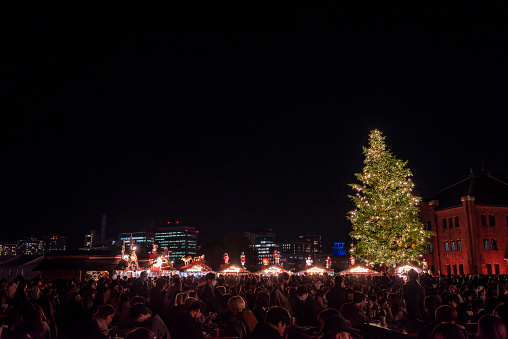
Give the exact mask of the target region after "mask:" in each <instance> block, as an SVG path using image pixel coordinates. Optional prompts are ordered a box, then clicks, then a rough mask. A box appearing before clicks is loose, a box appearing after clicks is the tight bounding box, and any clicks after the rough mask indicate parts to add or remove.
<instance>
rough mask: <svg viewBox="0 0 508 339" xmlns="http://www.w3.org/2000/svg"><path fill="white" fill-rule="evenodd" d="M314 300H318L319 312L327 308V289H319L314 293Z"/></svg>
mask: <svg viewBox="0 0 508 339" xmlns="http://www.w3.org/2000/svg"><path fill="white" fill-rule="evenodd" d="M314 300H316V308H317V311H318V312H321V311H323V310H325V309H326V300H325V291H324V290H322V289H319V290H317V291H316V294H315V295H314Z"/></svg>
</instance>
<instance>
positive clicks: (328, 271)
mask: <svg viewBox="0 0 508 339" xmlns="http://www.w3.org/2000/svg"><path fill="white" fill-rule="evenodd" d="M325 273H326V274H328V275H334V271H333V269H326V268H319V267H315V266H312V267H310V268H308V269H306V270H304V271H301V272H298V273H297V274H298V275H313V274H318V275H323V274H325Z"/></svg>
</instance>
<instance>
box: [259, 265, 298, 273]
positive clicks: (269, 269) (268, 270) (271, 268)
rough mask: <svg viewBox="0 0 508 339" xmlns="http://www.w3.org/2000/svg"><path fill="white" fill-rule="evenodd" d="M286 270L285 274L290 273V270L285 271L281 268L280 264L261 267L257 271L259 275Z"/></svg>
mask: <svg viewBox="0 0 508 339" xmlns="http://www.w3.org/2000/svg"><path fill="white" fill-rule="evenodd" d="M282 272H286V273H287V274H291V272H289V271H286V270H285V269H283V268H282V266H277V265H271V266H268V267H266V268H263V269H262V270H261V271H259V272H257V274H259V275H278V274H279V273H282Z"/></svg>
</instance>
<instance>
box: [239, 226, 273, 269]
mask: <svg viewBox="0 0 508 339" xmlns="http://www.w3.org/2000/svg"><path fill="white" fill-rule="evenodd" d="M243 235H244V237H246V238H247V239H248V240H249V243H250V246H251V248H252V249H254V260H255V264H256V265H262V264H263V258H269V262H270V264H271V265H273V264H275V261H274V259H273V251H274V250H279V244H277V243H276V242H275V233H274V232H271V231H269V232H244V234H243Z"/></svg>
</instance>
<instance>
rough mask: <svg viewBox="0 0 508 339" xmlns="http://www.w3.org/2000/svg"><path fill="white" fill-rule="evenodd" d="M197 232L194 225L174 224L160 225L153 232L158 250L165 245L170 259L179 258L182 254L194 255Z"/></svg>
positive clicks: (196, 248) (195, 252)
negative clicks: (172, 225) (173, 225)
mask: <svg viewBox="0 0 508 339" xmlns="http://www.w3.org/2000/svg"><path fill="white" fill-rule="evenodd" d="M198 233H199V231H196V230H195V228H194V227H190V226H175V227H171V226H170V227H161V228H159V229H157V231H156V232H155V243H156V244H157V245H159V251H160V252H162V251H164V247H167V248H168V250H169V251H171V252H170V254H169V257H170V259H171V260H175V261H176V260H179V259H180V258H181V257H182V256H187V255H190V256H195V255H196V254H197V252H198Z"/></svg>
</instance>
